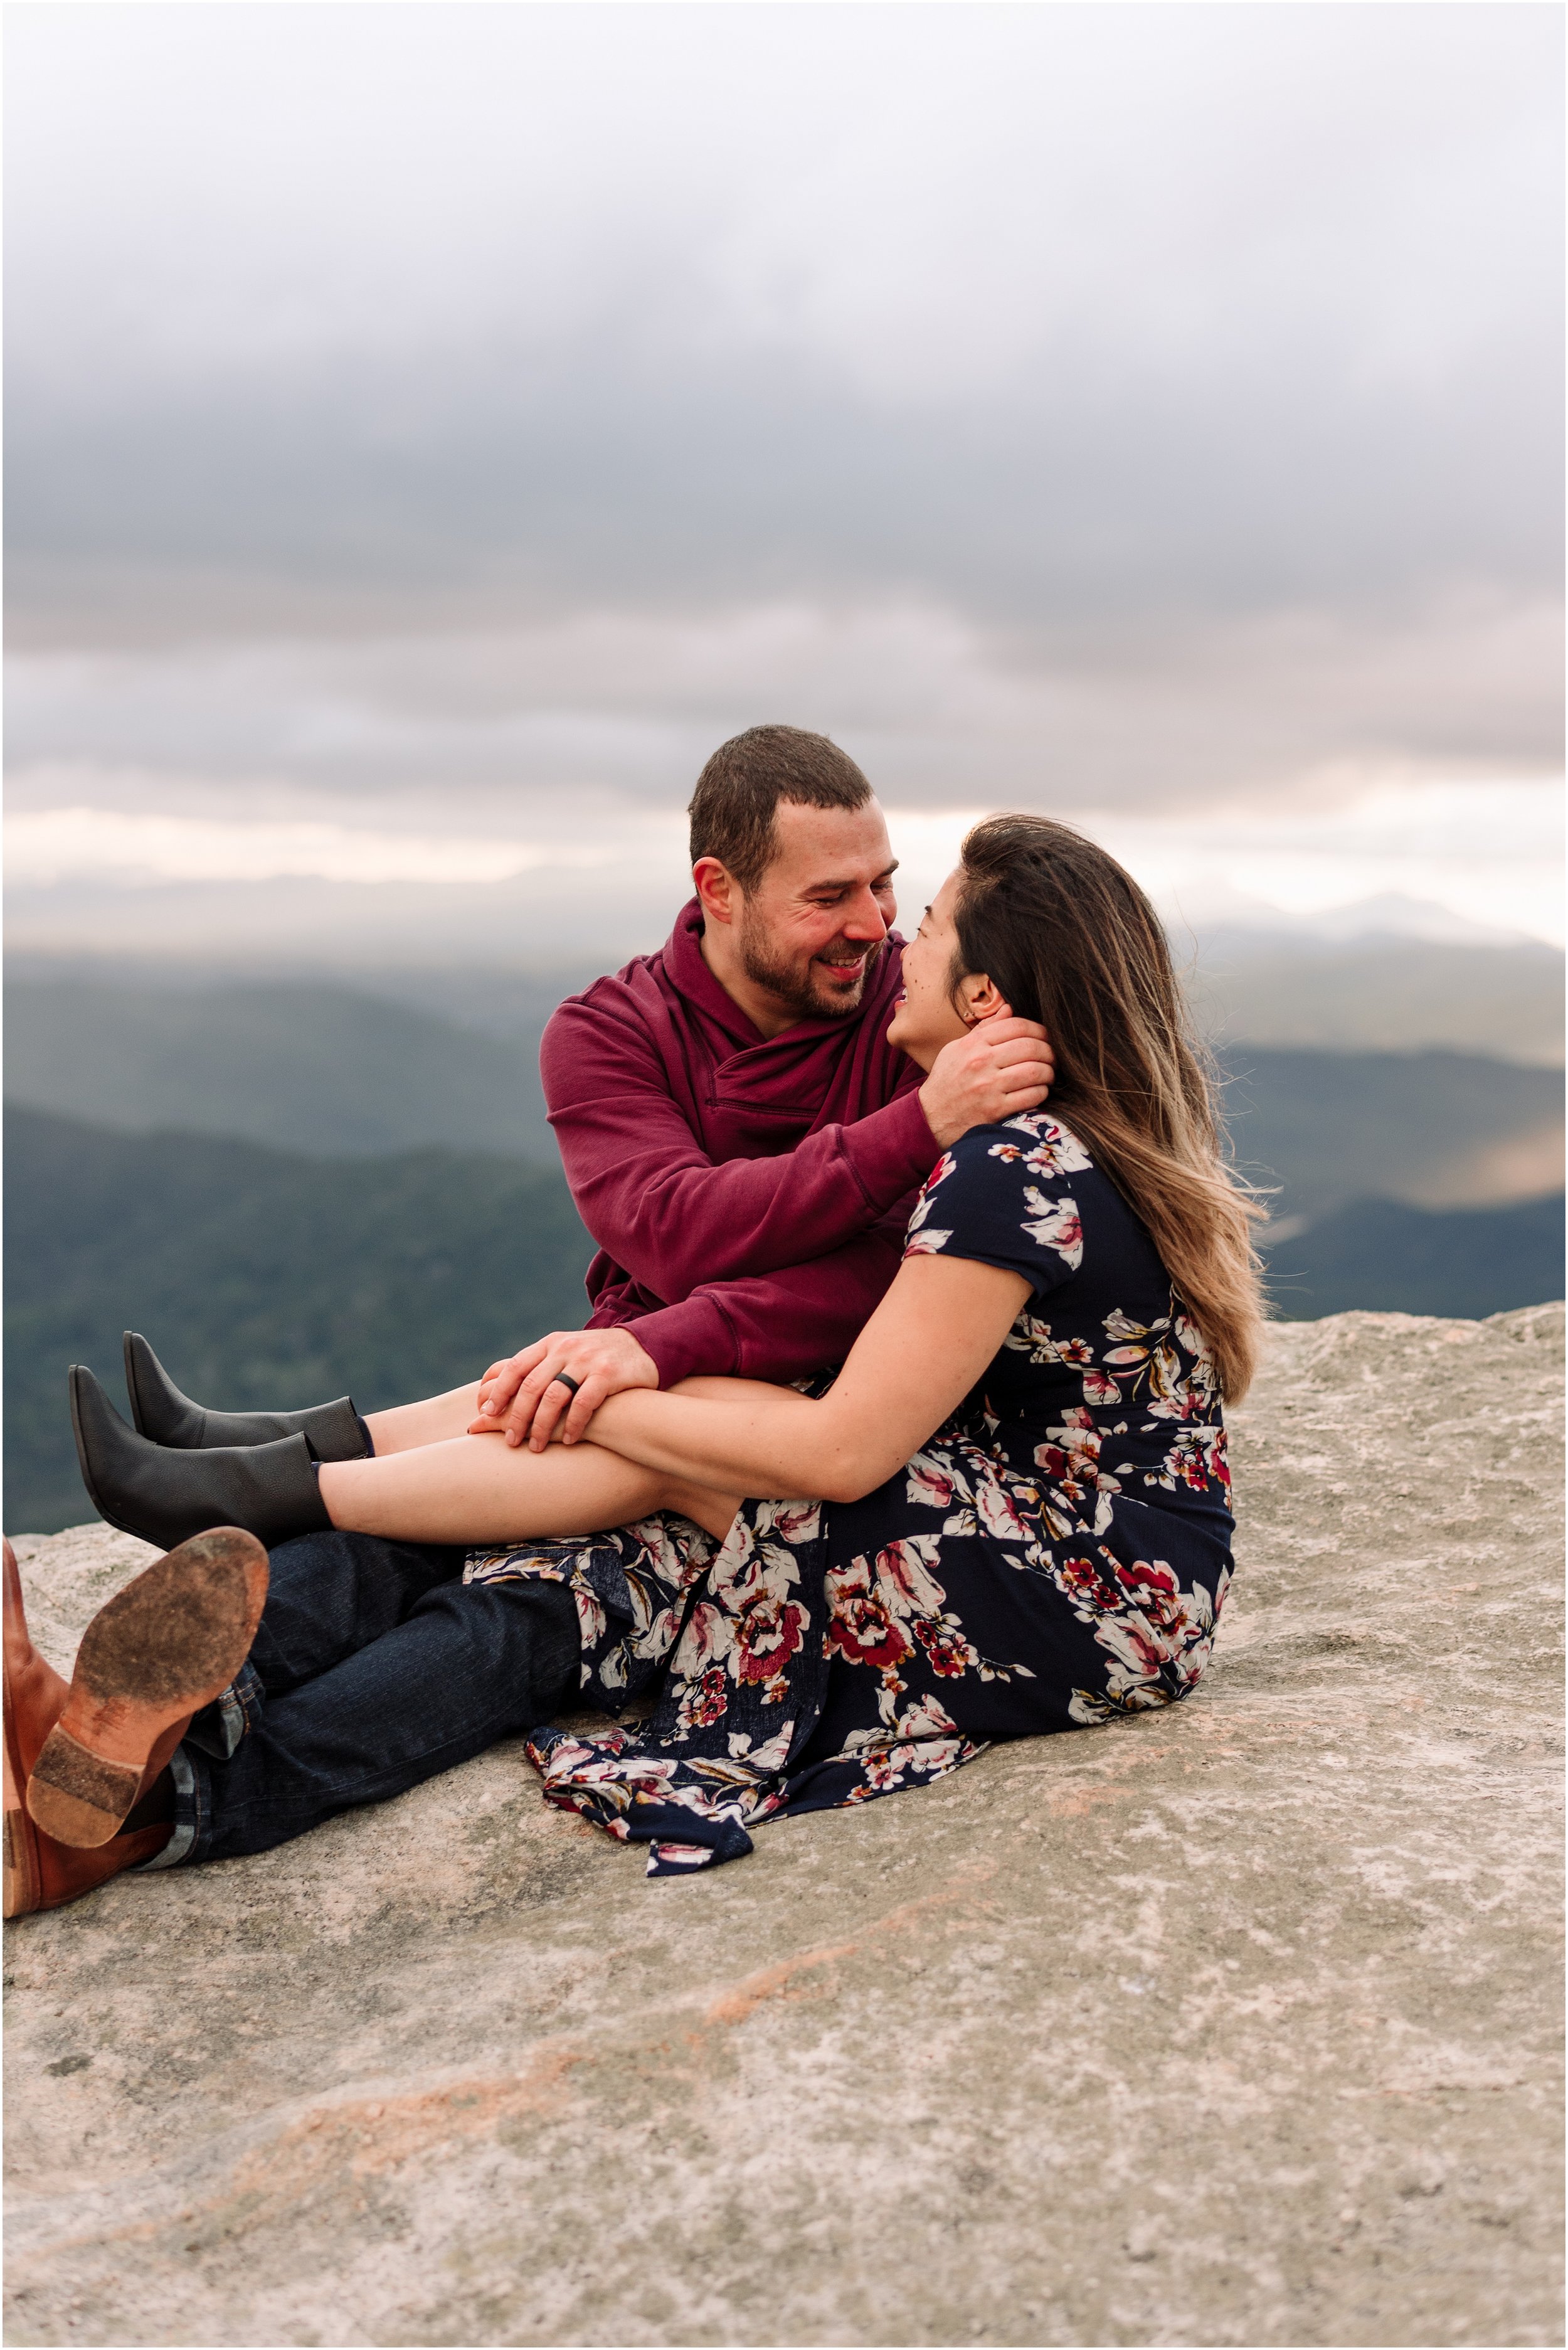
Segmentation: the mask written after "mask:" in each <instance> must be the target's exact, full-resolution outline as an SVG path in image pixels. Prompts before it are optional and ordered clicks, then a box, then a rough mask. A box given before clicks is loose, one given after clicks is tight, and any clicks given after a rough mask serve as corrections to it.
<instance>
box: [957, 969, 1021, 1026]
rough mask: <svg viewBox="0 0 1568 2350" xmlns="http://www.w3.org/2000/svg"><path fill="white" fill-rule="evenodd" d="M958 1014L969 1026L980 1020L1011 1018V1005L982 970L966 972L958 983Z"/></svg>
mask: <svg viewBox="0 0 1568 2350" xmlns="http://www.w3.org/2000/svg"><path fill="white" fill-rule="evenodd" d="M958 1008H959V1016H960V1018H961V1020H963V1021H965V1022H966V1023H967V1024H968V1025H969V1026H970V1027H971V1028H978V1027H979V1026H980V1024H981V1021H982V1020H1011V1019H1012V1004H1011V1003H1009V1002H1008V1000H1007V998H1006V996H1005V995H1003V993H1002V990H1001V988H1000V987H998V986H997V985H996V983H994V981H992V980H991V979H988V978H987V976H986V974H985V972H983V971H971V972H966V973H965V974H964V976H963V978H962V979H961V980H960V982H959V983H958Z"/></svg>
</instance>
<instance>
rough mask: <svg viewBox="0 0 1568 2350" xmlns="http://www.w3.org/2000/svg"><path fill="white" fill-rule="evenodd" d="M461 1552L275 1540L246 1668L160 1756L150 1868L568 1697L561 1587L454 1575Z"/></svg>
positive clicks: (304, 1822)
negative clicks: (167, 1828) (158, 1837)
mask: <svg viewBox="0 0 1568 2350" xmlns="http://www.w3.org/2000/svg"><path fill="white" fill-rule="evenodd" d="M463 1557H464V1553H463V1552H462V1550H461V1549H453V1548H450V1547H448V1546H446V1545H445V1544H435V1543H404V1542H383V1541H381V1540H380V1539H379V1537H378V1536H376V1535H374V1534H302V1535H300V1536H299V1537H298V1539H297V1540H296V1541H294V1542H286V1543H280V1544H279V1545H278V1547H277V1549H276V1550H275V1551H274V1552H273V1553H272V1554H271V1559H270V1565H271V1582H270V1586H269V1588H268V1591H267V1601H266V1607H265V1609H264V1611H263V1614H262V1619H261V1624H260V1626H259V1627H258V1629H257V1632H256V1637H255V1640H254V1645H253V1647H252V1648H251V1653H250V1659H249V1661H248V1662H247V1664H246V1665H245V1667H244V1670H243V1671H242V1672H241V1673H240V1675H239V1676H238V1677H237V1679H236V1680H235V1682H234V1687H233V1688H232V1689H231V1690H226V1691H225V1692H224V1694H223V1698H221V1699H220V1700H218V1701H217V1703H216V1704H215V1705H212V1706H209V1707H207V1708H206V1709H205V1711H203V1712H202V1713H201V1714H198V1715H197V1717H196V1719H195V1721H193V1722H192V1725H191V1729H190V1731H189V1732H188V1733H187V1735H186V1738H185V1740H184V1742H183V1743H182V1745H181V1746H180V1748H179V1749H178V1751H177V1752H176V1754H175V1757H174V1762H173V1766H172V1768H173V1776H174V1787H175V1812H174V1833H173V1835H172V1836H171V1838H170V1841H169V1843H168V1844H167V1845H166V1846H164V1848H163V1850H162V1852H161V1853H160V1854H159V1855H158V1856H157V1858H156V1859H155V1860H154V1861H152V1862H151V1866H152V1867H153V1868H160V1867H161V1868H170V1867H172V1866H175V1865H176V1863H178V1862H181V1861H200V1860H228V1859H232V1858H233V1857H234V1855H235V1854H237V1853H242V1852H266V1851H269V1850H270V1849H271V1847H272V1846H274V1845H279V1844H287V1843H288V1842H289V1840H290V1839H291V1837H294V1836H297V1835H305V1833H306V1830H307V1829H309V1828H313V1827H315V1826H317V1825H318V1824H319V1823H320V1822H321V1821H322V1820H328V1819H331V1818H332V1816H333V1815H334V1814H335V1813H337V1812H347V1811H351V1810H352V1809H353V1808H354V1807H355V1806H356V1805H357V1804H384V1803H385V1802H386V1801H387V1799H388V1797H389V1796H391V1795H400V1794H402V1793H403V1791H404V1789H405V1788H408V1787H414V1786H417V1785H418V1784H419V1783H420V1781H421V1779H432V1778H434V1777H435V1776H436V1774H437V1773H438V1772H441V1771H450V1770H451V1769H452V1767H453V1765H454V1764H455V1763H466V1762H467V1761H468V1759H469V1757H470V1756H471V1755H473V1754H479V1753H483V1751H484V1749H485V1748H486V1747H487V1746H493V1744H494V1743H495V1742H496V1740H497V1739H498V1738H512V1737H515V1736H517V1735H519V1734H520V1733H521V1732H522V1731H528V1730H533V1729H535V1727H537V1725H538V1724H540V1723H541V1722H546V1721H549V1720H550V1718H551V1716H552V1715H554V1714H556V1713H559V1712H561V1711H565V1710H566V1708H568V1707H571V1706H575V1705H576V1704H579V1703H580V1702H581V1699H580V1696H579V1684H580V1670H579V1668H580V1661H581V1645H580V1641H579V1638H578V1631H577V1610H576V1601H575V1599H574V1598H573V1596H572V1595H571V1593H570V1592H569V1591H568V1590H566V1587H565V1586H563V1585H561V1584H559V1583H545V1582H537V1581H528V1582H504V1583H468V1584H465V1583H464V1582H463V1581H462V1565H463Z"/></svg>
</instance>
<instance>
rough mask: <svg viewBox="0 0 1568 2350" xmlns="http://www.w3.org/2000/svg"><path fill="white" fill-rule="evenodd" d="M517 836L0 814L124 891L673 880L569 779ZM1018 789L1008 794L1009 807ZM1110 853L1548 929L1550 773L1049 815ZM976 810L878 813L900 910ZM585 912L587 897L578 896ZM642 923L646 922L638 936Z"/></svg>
mask: <svg viewBox="0 0 1568 2350" xmlns="http://www.w3.org/2000/svg"><path fill="white" fill-rule="evenodd" d="M527 796H528V798H529V800H530V802H531V803H532V805H531V808H530V829H529V831H528V833H527V834H526V835H522V834H516V833H508V834H502V833H491V832H486V831H483V830H473V829H469V830H463V831H457V830H452V831H448V832H444V833H441V834H434V833H430V832H412V831H402V830H394V829H391V828H389V827H386V826H385V825H384V824H383V825H363V826H357V825H349V824H342V823H333V822H317V821H313V820H308V819H299V818H275V819H270V820H257V821H250V822H238V823H231V822H225V821H223V820H222V819H220V818H216V817H213V816H202V815H191V816H186V815H174V814H169V813H161V812H159V813H154V812H134V811H127V810H121V809H114V808H106V807H101V806H99V807H94V806H90V805H85V804H78V805H74V806H67V807H61V808H44V809H36V810H24V811H20V812H18V813H17V814H16V815H14V816H11V817H10V818H9V819H8V821H7V824H6V873H7V879H8V881H9V882H10V884H11V886H12V887H13V888H14V889H18V890H24V891H34V892H46V893H47V892H56V891H57V892H62V893H68V892H69V891H70V889H71V888H72V886H73V885H76V886H78V887H79V886H82V885H88V886H90V885H93V884H98V885H99V886H100V887H101V886H107V887H109V888H110V889H123V890H129V891H131V892H135V891H136V890H138V889H148V888H153V887H163V888H168V887H170V886H173V887H174V888H176V889H178V888H181V887H182V886H183V887H185V888H188V889H192V890H196V889H201V888H202V887H206V888H209V889H210V888H213V887H218V888H222V887H223V885H234V884H244V883H256V882H266V881H276V880H289V879H293V880H314V881H324V882H333V883H338V884H348V885H351V886H354V887H355V888H357V889H365V890H367V891H369V890H373V889H374V887H375V885H378V884H401V885H404V886H405V887H407V886H408V885H410V884H411V885H414V886H415V887H416V888H419V889H444V890H449V891H450V890H452V889H472V890H477V891H481V892H483V891H484V890H487V889H495V888H496V887H498V886H499V885H501V884H504V883H507V882H513V881H516V880H518V879H521V878H522V877H524V876H528V875H535V876H539V877H547V876H548V875H549V874H550V873H551V872H560V873H563V874H565V873H571V872H582V873H587V872H592V873H593V874H595V875H596V876H597V880H596V883H595V889H596V890H597V889H598V888H599V887H600V886H601V885H608V886H610V887H611V888H612V889H613V891H614V895H615V899H616V902H617V904H618V905H624V904H625V903H627V902H628V899H636V900H637V901H638V902H639V903H642V904H645V906H646V915H647V920H648V922H649V925H651V929H652V931H657V930H658V929H659V927H661V925H662V923H663V922H664V921H665V920H668V917H669V914H670V912H671V911H672V910H673V909H674V907H675V906H676V905H677V904H679V903H680V899H682V898H683V897H684V896H685V894H686V891H687V889H689V887H690V880H689V868H688V864H687V837H686V824H685V819H684V817H683V816H680V814H678V813H677V812H675V811H672V810H657V811H654V810H649V809H645V808H637V807H632V806H619V807H616V806H607V807H605V806H600V807H596V808H595V810H594V811H593V814H592V818H591V820H590V821H588V822H587V823H585V824H583V825H582V827H581V828H580V829H576V828H575V819H576V813H580V803H578V801H577V800H576V795H573V794H571V793H569V792H567V793H562V794H558V795H541V794H530V795H527ZM1015 804H1016V803H1015ZM1054 812H1055V813H1058V814H1060V815H1062V816H1065V817H1066V818H1067V819H1068V820H1069V821H1071V822H1073V823H1075V825H1076V826H1077V827H1078V828H1079V829H1081V830H1083V831H1085V832H1087V833H1088V834H1090V835H1091V836H1092V837H1094V838H1096V839H1097V840H1099V841H1101V842H1102V843H1103V844H1104V846H1105V847H1107V848H1108V849H1110V850H1111V852H1112V854H1113V855H1115V856H1116V857H1118V858H1121V859H1122V861H1123V862H1124V863H1125V864H1126V865H1127V868H1128V869H1129V870H1130V871H1131V872H1132V873H1134V874H1135V875H1136V876H1137V879H1138V880H1139V881H1140V882H1141V883H1142V884H1143V885H1144V887H1145V888H1146V889H1147V890H1148V891H1149V893H1150V895H1151V896H1152V897H1153V898H1154V899H1156V901H1157V903H1158V905H1159V906H1160V907H1161V909H1162V910H1164V911H1165V913H1166V914H1167V915H1168V917H1169V918H1171V919H1173V920H1176V921H1178V922H1180V923H1183V924H1190V925H1195V926H1198V927H1202V926H1204V925H1207V924H1212V923H1215V922H1223V921H1236V920H1241V921H1243V922H1246V921H1263V922H1265V923H1266V922H1268V921H1269V920H1271V919H1272V920H1285V921H1286V922H1289V921H1291V920H1300V919H1302V918H1308V917H1314V916H1318V915H1322V914H1324V913H1326V912H1329V911H1332V910H1334V909H1337V908H1346V907H1350V906H1353V905H1355V904H1357V903H1359V902H1363V901H1366V899H1407V900H1413V901H1416V902H1417V903H1420V904H1424V905H1426V906H1428V907H1429V908H1432V909H1436V910H1443V911H1445V912H1446V913H1447V914H1449V915H1450V916H1452V917H1454V918H1456V919H1457V920H1458V921H1459V923H1460V924H1461V925H1466V924H1469V925H1476V926H1480V927H1481V928H1484V929H1488V930H1491V931H1505V932H1513V933H1524V934H1527V935H1529V936H1532V937H1535V938H1540V939H1548V940H1551V941H1553V942H1558V941H1561V940H1562V937H1563V901H1562V889H1561V883H1560V879H1559V876H1560V870H1561V860H1562V844H1563V796H1562V789H1561V785H1560V784H1555V783H1545V782H1542V783H1533V784H1527V783H1518V782H1500V781H1497V780H1489V781H1485V782H1475V783H1472V784H1469V785H1465V784H1440V783H1427V784H1421V785H1407V786H1405V787H1403V788H1395V787H1393V786H1382V787H1377V788H1374V789H1372V790H1370V791H1365V792H1363V793H1361V794H1359V795H1356V796H1355V798H1354V799H1352V800H1351V801H1349V802H1348V803H1347V804H1341V803H1339V802H1338V800H1337V799H1334V801H1333V803H1332V804H1331V805H1330V806H1327V807H1325V808H1324V809H1323V810H1322V811H1321V812H1311V811H1304V810H1302V809H1300V808H1293V809H1280V810H1278V811H1263V810H1258V809H1255V808H1236V807H1231V808H1227V807H1224V806H1220V807H1211V808H1192V809H1189V810H1185V811H1183V812H1181V813H1179V814H1177V815H1173V816H1168V817H1159V816H1144V815H1141V814H1116V815H1113V814H1110V813H1108V812H1102V811H1100V810H1097V809H1095V808H1093V807H1085V808H1081V809H1066V808H1063V809H1058V810H1056V811H1054ZM989 813H991V809H990V808H988V807H986V806H967V807H964V806H953V807H948V808H940V809H931V808H908V807H898V806H893V807H890V808H889V809H888V827H889V830H890V832H891V836H892V840H893V846H894V848H895V851H896V852H897V854H898V858H899V859H900V867H899V873H898V899H899V904H900V908H901V909H902V910H903V913H904V915H905V917H906V919H913V918H914V916H915V914H916V913H917V912H918V910H919V907H920V906H921V905H922V904H924V903H926V902H927V901H929V899H931V898H933V897H934V896H935V894H936V891H937V889H939V888H940V884H941V881H942V879H943V877H944V876H945V875H946V874H947V873H949V872H950V870H951V869H952V867H953V866H954V864H955V863H956V862H957V859H958V855H959V850H960V847H961V843H962V840H963V837H964V834H965V833H966V832H967V831H968V829H969V828H970V827H971V825H972V824H974V823H976V822H977V821H978V820H979V819H980V818H981V816H985V815H987V814H989ZM585 911H586V909H585ZM650 934H651V933H650Z"/></svg>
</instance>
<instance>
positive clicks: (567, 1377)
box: [550, 1371, 583, 1395]
mask: <svg viewBox="0 0 1568 2350" xmlns="http://www.w3.org/2000/svg"><path fill="white" fill-rule="evenodd" d="M556 1379H559V1380H560V1382H561V1385H562V1386H563V1387H564V1388H571V1390H572V1393H573V1394H574V1395H576V1392H577V1389H578V1388H580V1387H581V1386H582V1384H583V1383H582V1381H581V1379H575V1378H573V1377H572V1375H571V1373H570V1371H557V1372H556V1378H553V1379H552V1380H551V1381H550V1385H551V1386H552V1387H554V1386H555V1384H556Z"/></svg>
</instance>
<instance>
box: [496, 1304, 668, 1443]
mask: <svg viewBox="0 0 1568 2350" xmlns="http://www.w3.org/2000/svg"><path fill="white" fill-rule="evenodd" d="M561 1371H565V1372H566V1375H567V1377H568V1378H571V1379H574V1380H576V1386H577V1392H576V1395H574V1394H573V1393H572V1390H571V1388H568V1387H563V1385H562V1384H561V1381H560V1379H559V1378H558V1377H557V1376H556V1375H557V1373H559V1372H561ZM658 1385H659V1371H658V1368H657V1367H656V1366H655V1364H654V1361H653V1358H652V1357H651V1356H650V1355H648V1354H646V1353H645V1352H644V1351H643V1349H642V1347H639V1345H638V1342H637V1340H636V1339H635V1338H634V1337H633V1336H632V1334H631V1332H630V1331H629V1330H552V1331H551V1333H550V1335H549V1336H548V1337H547V1338H535V1341H534V1344H533V1345H532V1346H531V1347H524V1348H523V1349H522V1351H521V1352H520V1353H519V1354H515V1355H509V1356H508V1357H506V1358H505V1359H504V1361H502V1362H499V1363H492V1364H491V1366H490V1368H489V1369H488V1370H487V1371H486V1372H485V1374H484V1377H483V1378H482V1379H481V1380H480V1382H479V1417H478V1419H474V1420H471V1421H470V1423H469V1430H468V1432H469V1434H470V1436H503V1435H504V1437H505V1439H506V1441H507V1443H508V1444H512V1445H518V1444H521V1443H523V1441H524V1439H526V1440H527V1443H528V1448H529V1450H530V1451H533V1452H543V1451H544V1450H545V1446H546V1445H547V1444H548V1443H550V1442H551V1440H553V1439H554V1440H558V1441H560V1442H562V1443H564V1444H575V1443H576V1440H577V1439H578V1437H580V1436H581V1435H582V1434H583V1432H584V1430H586V1429H587V1424H588V1422H589V1420H590V1419H592V1418H593V1416H594V1414H595V1412H596V1411H597V1409H598V1408H599V1406H600V1404H601V1403H603V1401H604V1399H605V1398H606V1397H607V1396H612V1395H619V1394H620V1393H621V1391H622V1390H623V1389H624V1388H656V1387H657V1386H658ZM563 1413H564V1414H565V1418H564V1419H563V1418H562V1415H563Z"/></svg>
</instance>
